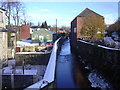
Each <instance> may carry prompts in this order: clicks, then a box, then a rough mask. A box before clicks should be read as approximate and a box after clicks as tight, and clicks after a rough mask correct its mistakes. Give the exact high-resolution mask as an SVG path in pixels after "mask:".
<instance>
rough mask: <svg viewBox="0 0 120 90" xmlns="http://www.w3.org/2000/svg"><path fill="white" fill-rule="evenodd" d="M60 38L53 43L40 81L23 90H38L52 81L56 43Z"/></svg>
mask: <svg viewBox="0 0 120 90" xmlns="http://www.w3.org/2000/svg"><path fill="white" fill-rule="evenodd" d="M60 39H61V38H59V39H58V40H56V42H55V43H54V46H53V49H52V53H51V56H50V59H49V62H48V65H47V68H46V71H45V74H44V77H43V79H42V80H41V81H39V82H37V83H35V84H33V85H31V86H29V87H27V88H26V89H25V90H29V89H30V88H35V89H38V90H39V89H40V88H43V87H44V86H46V85H48V84H49V83H51V82H53V81H54V78H55V67H56V55H57V43H58V41H59V40H60ZM43 82H45V83H43Z"/></svg>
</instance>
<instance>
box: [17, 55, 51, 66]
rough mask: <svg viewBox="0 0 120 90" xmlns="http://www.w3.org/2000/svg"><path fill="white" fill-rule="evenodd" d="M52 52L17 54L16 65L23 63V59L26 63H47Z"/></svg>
mask: <svg viewBox="0 0 120 90" xmlns="http://www.w3.org/2000/svg"><path fill="white" fill-rule="evenodd" d="M50 54H51V53H45V54H16V55H15V60H16V65H22V63H23V60H24V63H25V64H31V65H47V64H48V62H49V58H50Z"/></svg>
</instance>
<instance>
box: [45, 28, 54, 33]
mask: <svg viewBox="0 0 120 90" xmlns="http://www.w3.org/2000/svg"><path fill="white" fill-rule="evenodd" d="M45 30H46V31H48V32H49V33H52V34H55V32H53V31H50V30H48V29H45Z"/></svg>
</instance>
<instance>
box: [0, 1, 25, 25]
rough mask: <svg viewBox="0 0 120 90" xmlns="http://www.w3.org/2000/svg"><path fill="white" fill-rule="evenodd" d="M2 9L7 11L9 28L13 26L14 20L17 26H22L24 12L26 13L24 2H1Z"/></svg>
mask: <svg viewBox="0 0 120 90" xmlns="http://www.w3.org/2000/svg"><path fill="white" fill-rule="evenodd" d="M1 8H3V9H5V10H6V16H7V22H8V26H10V25H11V21H12V19H13V21H14V25H15V26H19V25H20V20H22V19H21V18H22V11H24V5H23V3H22V2H20V1H19V0H1Z"/></svg>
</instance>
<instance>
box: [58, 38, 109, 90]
mask: <svg viewBox="0 0 120 90" xmlns="http://www.w3.org/2000/svg"><path fill="white" fill-rule="evenodd" d="M83 61H84V60H82V63H83ZM81 65H82V64H81V63H80V62H78V61H77V59H76V57H75V56H74V55H72V54H71V51H70V43H69V40H67V41H65V42H64V43H63V45H62V48H61V51H60V55H59V56H58V60H57V67H56V88H100V89H107V88H111V86H110V85H109V84H108V83H107V81H106V80H105V79H104V78H103V77H102V76H101V75H100V74H98V73H97V71H96V70H92V69H91V68H90V67H89V66H85V67H84V68H82V66H81ZM85 70H88V71H89V73H88V72H87V74H86V72H84V71H85Z"/></svg>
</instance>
